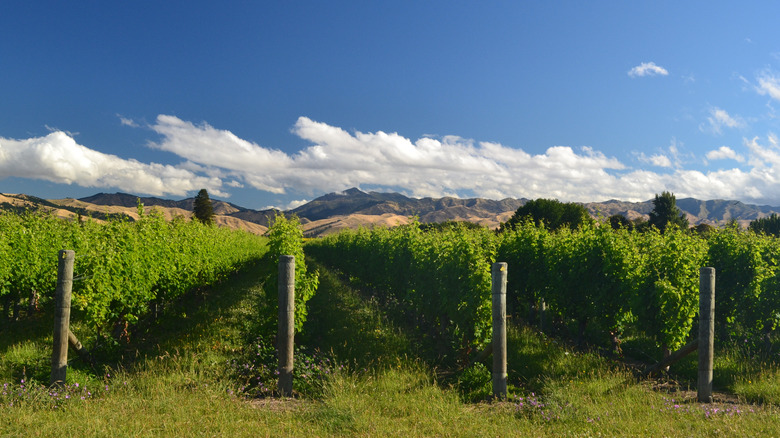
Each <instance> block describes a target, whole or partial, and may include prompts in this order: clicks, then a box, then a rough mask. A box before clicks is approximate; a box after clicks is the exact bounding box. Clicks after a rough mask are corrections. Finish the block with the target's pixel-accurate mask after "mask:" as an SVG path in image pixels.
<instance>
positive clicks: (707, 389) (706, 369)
mask: <svg viewBox="0 0 780 438" xmlns="http://www.w3.org/2000/svg"><path fill="white" fill-rule="evenodd" d="M714 344H715V268H701V269H700V270H699V380H698V383H697V387H696V389H697V392H698V399H699V402H702V403H712V365H713V349H714Z"/></svg>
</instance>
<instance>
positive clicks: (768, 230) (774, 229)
mask: <svg viewBox="0 0 780 438" xmlns="http://www.w3.org/2000/svg"><path fill="white" fill-rule="evenodd" d="M748 229H750V231H753V232H755V233H763V234H767V235H770V236H775V237H780V216H778V215H777V213H772V215H771V216H769V217H764V218H760V219H756V220H754V221H752V222H750V225H748Z"/></svg>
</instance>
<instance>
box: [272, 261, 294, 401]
mask: <svg viewBox="0 0 780 438" xmlns="http://www.w3.org/2000/svg"><path fill="white" fill-rule="evenodd" d="M294 335H295V257H293V256H291V255H283V256H279V331H278V334H277V335H276V338H277V339H276V342H277V348H278V350H279V382H278V389H279V393H280V394H281V395H282V396H284V397H289V396H291V395H292V387H293V349H294V338H293V337H294Z"/></svg>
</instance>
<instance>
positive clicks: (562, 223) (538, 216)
mask: <svg viewBox="0 0 780 438" xmlns="http://www.w3.org/2000/svg"><path fill="white" fill-rule="evenodd" d="M529 219H530V220H533V221H534V222H535V223H536V224H537V225H541V224H544V226H545V227H547V228H548V229H549V230H551V231H555V230H558V229H561V228H563V227H569V228H570V229H572V230H576V229H577V228H579V227H581V226H582V225H583V224H585V223H587V222H590V221H591V218H590V214H589V213H588V210H587V209H586V208H585V207H583V206H582V205H580V204H575V203H573V202H566V203H563V202H561V201H558V200H557V199H542V198H540V199H536V200H532V201H528V202H526V203H525V205H523V206H522V207H520V208H518V209H517V211H515V214H514V215H513V216H512V217H511V218H510V219H509V220H508V221H506V222H505V223H503V224H501V228H500V229H499V231H504V230H511V229H514V228H515V226H516V225H517V224H519V223H520V222H522V221H524V220H529Z"/></svg>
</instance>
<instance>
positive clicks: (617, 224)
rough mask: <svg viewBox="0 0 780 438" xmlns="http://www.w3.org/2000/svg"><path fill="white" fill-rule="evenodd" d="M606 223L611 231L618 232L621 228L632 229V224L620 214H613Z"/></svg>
mask: <svg viewBox="0 0 780 438" xmlns="http://www.w3.org/2000/svg"><path fill="white" fill-rule="evenodd" d="M608 221H609V225H610V226H611V227H612V229H613V230H619V229H621V228H625V229H627V230H631V229H633V228H634V224H633V223H632V222H631V221H630V220H628V218H627V217H625V216H623V215H622V214H613V215H612V216H610V217H609V219H608Z"/></svg>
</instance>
